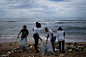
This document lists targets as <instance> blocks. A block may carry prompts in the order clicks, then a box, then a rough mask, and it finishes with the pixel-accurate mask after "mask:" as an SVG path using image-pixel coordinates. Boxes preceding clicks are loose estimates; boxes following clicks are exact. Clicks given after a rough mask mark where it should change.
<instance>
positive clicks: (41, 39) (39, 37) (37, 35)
mask: <svg viewBox="0 0 86 57" xmlns="http://www.w3.org/2000/svg"><path fill="white" fill-rule="evenodd" d="M36 35H37V37H38V38H39V39H40V40H41V41H42V39H41V38H40V37H39V35H38V33H36Z"/></svg>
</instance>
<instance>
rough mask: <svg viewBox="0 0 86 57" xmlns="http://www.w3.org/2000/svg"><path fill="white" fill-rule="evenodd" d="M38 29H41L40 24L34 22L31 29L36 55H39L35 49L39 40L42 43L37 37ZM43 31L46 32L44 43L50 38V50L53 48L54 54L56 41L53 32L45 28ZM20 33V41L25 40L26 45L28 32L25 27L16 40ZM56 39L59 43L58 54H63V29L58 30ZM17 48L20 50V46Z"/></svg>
mask: <svg viewBox="0 0 86 57" xmlns="http://www.w3.org/2000/svg"><path fill="white" fill-rule="evenodd" d="M40 27H41V24H40V23H38V22H36V26H35V27H34V29H33V31H34V34H33V38H34V42H35V51H36V53H39V51H38V49H37V46H38V42H39V39H40V40H41V41H42V38H41V37H40V36H39V29H38V28H40ZM45 31H46V32H47V40H46V42H47V41H48V38H49V36H50V37H51V39H50V41H51V42H52V48H53V51H54V52H55V46H54V43H55V40H56V35H55V34H54V32H53V31H52V30H50V29H49V28H47V27H46V28H45ZM21 33H22V36H21V40H22V39H24V38H25V41H26V43H27V36H28V34H29V32H28V30H27V27H26V25H24V26H23V29H22V30H21V31H20V33H19V34H18V38H19V35H20V34H21ZM57 38H58V42H59V52H62V53H64V52H65V51H64V42H65V32H64V31H63V29H62V28H61V27H59V28H58V31H57ZM21 40H20V41H21ZM19 48H20V46H19Z"/></svg>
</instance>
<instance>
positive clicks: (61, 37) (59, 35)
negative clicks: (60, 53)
mask: <svg viewBox="0 0 86 57" xmlns="http://www.w3.org/2000/svg"><path fill="white" fill-rule="evenodd" d="M57 36H58V41H63V40H65V39H64V31H63V30H62V31H57Z"/></svg>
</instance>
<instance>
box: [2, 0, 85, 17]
mask: <svg viewBox="0 0 86 57" xmlns="http://www.w3.org/2000/svg"><path fill="white" fill-rule="evenodd" d="M46 17H86V0H0V18H46Z"/></svg>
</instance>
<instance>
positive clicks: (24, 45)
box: [20, 38, 29, 51]
mask: <svg viewBox="0 0 86 57" xmlns="http://www.w3.org/2000/svg"><path fill="white" fill-rule="evenodd" d="M20 48H25V49H27V50H28V51H29V49H28V47H27V44H26V41H25V38H24V39H22V40H21V42H20Z"/></svg>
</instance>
